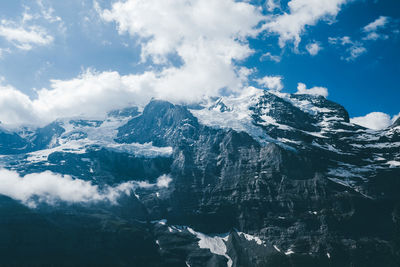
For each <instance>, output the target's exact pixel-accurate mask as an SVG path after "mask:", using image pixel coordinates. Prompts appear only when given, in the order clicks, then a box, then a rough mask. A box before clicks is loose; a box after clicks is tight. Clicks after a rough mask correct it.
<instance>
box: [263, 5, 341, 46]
mask: <svg viewBox="0 0 400 267" xmlns="http://www.w3.org/2000/svg"><path fill="white" fill-rule="evenodd" d="M347 2H348V1H347V0H291V1H290V2H289V3H288V9H289V12H287V13H286V12H284V13H283V14H281V15H277V16H271V17H270V21H269V22H267V23H266V24H265V25H264V28H265V29H266V30H268V31H270V32H272V33H276V34H278V35H279V45H280V46H281V47H284V46H285V44H286V43H287V42H293V43H294V46H295V49H297V47H298V45H299V43H300V41H301V35H302V34H303V33H304V32H305V30H306V27H307V26H313V25H316V24H317V23H318V22H319V21H320V20H328V21H332V19H334V18H335V17H336V15H337V14H338V13H339V11H340V9H341V6H342V5H343V4H345V3H347Z"/></svg>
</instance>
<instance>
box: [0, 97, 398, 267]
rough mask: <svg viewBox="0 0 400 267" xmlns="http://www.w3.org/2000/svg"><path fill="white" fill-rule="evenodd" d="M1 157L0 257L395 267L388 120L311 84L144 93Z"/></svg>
mask: <svg viewBox="0 0 400 267" xmlns="http://www.w3.org/2000/svg"><path fill="white" fill-rule="evenodd" d="M0 154H1V156H0V168H1V170H0V182H1V179H3V182H2V183H3V186H1V185H0V233H1V234H0V248H1V249H0V259H1V260H0V265H1V266H190V267H196V266H229V267H230V266H234V267H239V266H291V267H295V266H296V267H297V266H307V267H309V266H349V267H350V266H352V267H353V266H360V267H361V266H393V267H395V266H400V194H399V192H400V118H399V119H397V121H396V122H395V123H394V124H393V125H392V126H390V127H388V128H386V129H384V130H379V131H376V130H370V129H366V128H364V127H362V126H359V125H356V124H353V123H351V122H350V119H349V114H348V112H347V111H346V110H345V108H344V107H342V106H341V105H339V104H337V103H334V102H332V101H330V100H327V99H326V98H324V97H322V96H315V95H304V94H285V93H279V92H270V91H262V90H256V89H254V90H248V92H246V93H245V94H242V95H240V96H225V97H218V98H208V99H206V100H204V101H201V102H199V103H196V104H190V105H189V104H173V103H170V102H167V101H163V100H157V99H153V100H152V101H150V102H149V103H148V104H147V105H146V106H145V107H127V108H124V109H120V110H113V111H110V112H109V113H108V114H107V116H106V118H102V119H98V118H96V119H88V118H83V117H82V118H61V119H58V120H56V121H54V122H52V123H51V124H49V125H47V126H44V127H39V128H38V127H27V126H26V127H20V128H18V129H13V130H10V129H6V128H4V127H3V128H1V129H0ZM4 179H5V180H4ZM4 181H5V182H4Z"/></svg>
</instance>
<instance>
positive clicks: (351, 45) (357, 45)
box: [328, 36, 367, 61]
mask: <svg viewBox="0 0 400 267" xmlns="http://www.w3.org/2000/svg"><path fill="white" fill-rule="evenodd" d="M328 42H329V43H330V44H331V45H336V46H342V47H345V48H346V52H347V54H348V55H347V56H342V57H341V59H343V60H346V61H353V60H355V59H356V58H358V57H359V56H361V55H362V54H365V53H366V52H367V49H366V48H365V47H364V44H363V43H361V42H358V41H352V40H351V38H350V37H349V36H343V37H329V38H328Z"/></svg>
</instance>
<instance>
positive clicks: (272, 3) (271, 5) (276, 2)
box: [266, 0, 281, 12]
mask: <svg viewBox="0 0 400 267" xmlns="http://www.w3.org/2000/svg"><path fill="white" fill-rule="evenodd" d="M266 6H267V10H268V11H269V12H272V11H274V10H275V9H280V8H281V0H268V1H267V2H266Z"/></svg>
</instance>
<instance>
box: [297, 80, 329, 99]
mask: <svg viewBox="0 0 400 267" xmlns="http://www.w3.org/2000/svg"><path fill="white" fill-rule="evenodd" d="M296 94H303V95H321V96H323V97H327V96H328V89H327V88H325V87H319V86H315V87H312V88H310V89H307V86H306V85H305V84H304V83H298V84H297V92H296Z"/></svg>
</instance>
